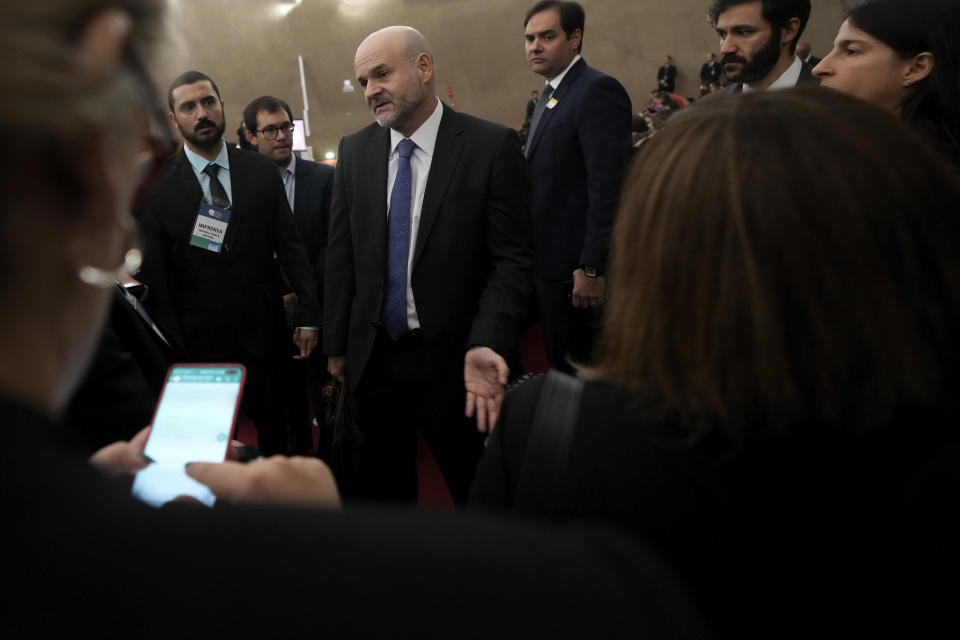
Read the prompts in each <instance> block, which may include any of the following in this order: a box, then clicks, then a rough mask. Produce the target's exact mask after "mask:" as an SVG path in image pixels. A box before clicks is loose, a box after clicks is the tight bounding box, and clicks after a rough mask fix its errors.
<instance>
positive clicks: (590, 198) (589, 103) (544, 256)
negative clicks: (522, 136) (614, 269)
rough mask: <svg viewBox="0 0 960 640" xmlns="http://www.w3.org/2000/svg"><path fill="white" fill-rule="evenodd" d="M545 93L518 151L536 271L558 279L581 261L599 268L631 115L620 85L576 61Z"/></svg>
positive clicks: (627, 149)
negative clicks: (523, 160)
mask: <svg viewBox="0 0 960 640" xmlns="http://www.w3.org/2000/svg"><path fill="white" fill-rule="evenodd" d="M553 98H554V99H555V100H556V101H557V104H556V105H555V106H554V107H553V108H552V109H545V110H544V112H543V116H542V117H541V119H540V122H539V123H538V125H537V130H536V131H534V133H533V138H532V139H530V140H528V141H527V148H526V154H527V161H528V163H529V165H530V179H531V182H532V185H533V234H534V246H535V247H536V270H537V275H538V276H539V277H541V278H544V279H546V280H553V281H557V282H561V281H565V280H569V279H570V278H572V277H573V276H572V274H573V271H574V270H575V269H576V268H577V266H579V265H581V264H589V265H593V266H595V267H598V268H600V269H605V268H606V263H607V252H608V244H609V237H610V231H611V228H612V226H613V217H614V210H615V208H616V205H617V199H618V198H619V196H620V184H621V181H622V179H623V172H624V169H625V167H626V164H627V160H628V158H629V156H630V146H631V132H630V127H631V122H632V119H633V115H632V113H631V108H630V98H629V96H627V92H626V91H624V89H623V86H622V85H621V84H620V83H619V82H617V80H616V79H614V78H611V77H610V76H608V75H605V74H603V73H601V72H599V71H597V70H596V69H593V68H591V67H589V66H587V63H586V62H585V61H584V60H582V59H581V60H578V61H577V63H576V64H574V65H573V66H572V67H571V68H570V70H569V71H568V72H567V75H565V76H564V77H563V81H562V82H561V83H560V86H559V87H557V90H556V91H554V93H553Z"/></svg>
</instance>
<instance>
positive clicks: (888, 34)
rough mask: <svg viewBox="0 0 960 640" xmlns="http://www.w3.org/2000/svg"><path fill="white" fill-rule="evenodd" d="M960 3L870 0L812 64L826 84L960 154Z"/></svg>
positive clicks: (947, 0)
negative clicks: (890, 113) (893, 115)
mask: <svg viewBox="0 0 960 640" xmlns="http://www.w3.org/2000/svg"><path fill="white" fill-rule="evenodd" d="M958 38H960V3H958V2H957V1H956V0H923V1H922V2H918V1H917V0H867V1H866V2H864V3H862V4H859V5H857V6H856V7H854V8H853V9H851V10H850V11H849V13H848V14H847V19H846V20H845V21H844V23H843V24H842V25H840V31H839V33H837V38H836V40H835V42H834V46H833V50H832V51H831V52H830V53H829V55H827V56H826V57H825V58H824V59H823V60H822V61H821V62H820V64H818V65H817V66H816V68H815V69H814V70H813V73H814V75H816V76H817V77H818V78H820V83H821V85H822V86H824V87H829V88H831V89H836V90H837V91H840V92H842V93H846V94H849V95H853V96H855V97H857V98H860V99H861V100H866V101H867V102H870V103H872V104H875V105H877V106H879V107H882V108H885V109H889V110H891V111H893V112H894V113H898V114H899V115H900V117H901V118H903V119H904V120H905V121H906V122H909V123H911V124H912V125H913V126H915V127H917V128H919V129H920V130H921V131H923V132H924V133H925V134H926V135H927V136H928V137H929V138H930V139H932V140H934V141H936V142H937V143H938V144H939V145H940V147H941V150H942V151H943V152H944V153H946V154H947V156H948V157H950V158H951V159H953V160H954V161H956V162H960V39H958Z"/></svg>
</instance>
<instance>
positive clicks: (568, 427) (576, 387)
mask: <svg viewBox="0 0 960 640" xmlns="http://www.w3.org/2000/svg"><path fill="white" fill-rule="evenodd" d="M582 394H583V380H581V379H580V378H576V377H574V376H571V375H567V374H566V373H561V372H560V371H556V370H554V369H551V370H550V371H548V372H547V375H546V376H545V377H544V382H543V389H542V391H541V392H540V399H539V400H538V401H537V408H536V410H535V412H534V415H533V425H532V426H531V428H530V438H529V439H528V440H527V447H526V449H525V450H524V454H523V462H522V464H521V466H520V479H519V482H518V483H517V494H516V499H515V500H514V510H515V511H518V512H523V513H526V514H530V513H536V514H539V515H550V514H553V513H556V512H557V511H558V507H559V504H560V502H561V501H562V498H563V495H564V493H565V492H564V490H563V487H564V484H565V480H566V474H567V467H568V463H569V460H570V455H571V451H570V445H571V442H572V440H573V432H574V429H575V428H576V423H577V415H578V414H579V412H580V398H581V396H582Z"/></svg>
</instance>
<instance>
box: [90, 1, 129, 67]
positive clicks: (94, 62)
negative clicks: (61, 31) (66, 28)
mask: <svg viewBox="0 0 960 640" xmlns="http://www.w3.org/2000/svg"><path fill="white" fill-rule="evenodd" d="M132 29H133V20H132V19H131V18H130V15H129V14H128V13H127V12H125V11H122V10H120V9H117V8H113V7H109V8H105V9H103V10H101V11H98V12H97V13H95V14H93V16H92V17H91V18H90V19H89V20H88V21H87V22H86V24H84V25H83V28H82V29H81V30H80V34H79V36H78V37H77V48H78V49H79V53H80V60H81V64H82V65H83V66H84V67H85V68H86V69H87V70H88V71H92V72H98V71H101V70H103V69H106V68H108V67H110V66H112V65H113V64H116V63H117V62H118V61H119V60H120V57H121V56H122V55H123V50H124V48H125V47H126V46H127V40H128V38H129V37H130V31H131V30H132Z"/></svg>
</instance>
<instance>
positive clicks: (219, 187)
mask: <svg viewBox="0 0 960 640" xmlns="http://www.w3.org/2000/svg"><path fill="white" fill-rule="evenodd" d="M219 171H220V167H219V166H218V165H216V164H214V163H212V162H211V163H210V164H208V165H207V166H205V167H204V168H203V172H204V173H205V174H207V175H208V176H210V199H211V200H213V202H211V203H210V204H212V205H213V206H215V207H220V208H221V209H229V208H230V198H229V197H227V190H226V189H224V188H223V184H221V182H220V178H218V177H217V173H219Z"/></svg>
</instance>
